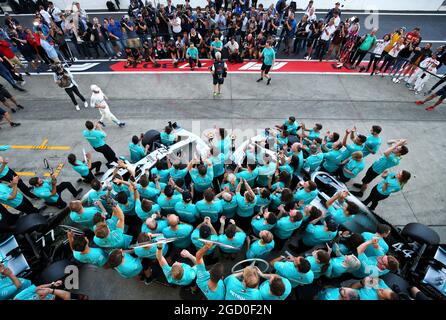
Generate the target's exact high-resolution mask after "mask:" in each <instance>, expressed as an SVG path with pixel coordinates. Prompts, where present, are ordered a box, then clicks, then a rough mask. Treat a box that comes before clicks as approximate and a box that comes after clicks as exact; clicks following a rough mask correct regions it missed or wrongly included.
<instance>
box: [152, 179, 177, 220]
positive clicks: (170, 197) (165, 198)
mask: <svg viewBox="0 0 446 320" xmlns="http://www.w3.org/2000/svg"><path fill="white" fill-rule="evenodd" d="M182 199H183V197H182V196H181V194H175V191H174V188H173V187H172V186H171V185H167V186H166V187H165V188H164V192H163V193H161V194H160V195H159V197H158V199H157V201H156V202H157V203H158V204H159V206H160V207H161V213H163V214H164V215H167V214H171V213H175V205H176V204H177V203H178V202H181V200H182Z"/></svg>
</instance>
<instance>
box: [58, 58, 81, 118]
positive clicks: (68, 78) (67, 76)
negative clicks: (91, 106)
mask: <svg viewBox="0 0 446 320" xmlns="http://www.w3.org/2000/svg"><path fill="white" fill-rule="evenodd" d="M51 70H52V71H53V72H54V82H55V83H56V84H57V85H58V86H59V87H61V88H63V89H64V90H65V92H66V93H67V94H68V96H69V97H70V99H71V101H72V102H73V104H74V107H75V108H76V110H77V111H79V110H80V108H79V105H78V104H77V101H76V98H75V97H74V94H76V95H77V96H78V97H79V98H80V99H81V100H82V101H83V102H84V107H85V108H88V102H87V100H86V99H85V98H84V96H83V95H82V94H81V93H80V92H79V89H78V86H77V83H76V81H74V78H73V74H72V73H71V72H70V70H68V69H65V68H64V67H63V66H62V64H60V63H58V64H56V65H54V66H52V67H51Z"/></svg>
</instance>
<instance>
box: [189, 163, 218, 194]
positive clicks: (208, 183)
mask: <svg viewBox="0 0 446 320" xmlns="http://www.w3.org/2000/svg"><path fill="white" fill-rule="evenodd" d="M190 177H191V178H192V181H193V182H194V188H195V190H197V191H198V192H204V190H206V189H208V188H211V187H212V180H213V179H214V170H213V168H212V166H208V167H207V171H206V175H205V176H201V175H200V174H199V173H198V169H196V168H194V169H192V170H191V171H190Z"/></svg>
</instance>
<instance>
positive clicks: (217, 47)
mask: <svg viewBox="0 0 446 320" xmlns="http://www.w3.org/2000/svg"><path fill="white" fill-rule="evenodd" d="M222 49H223V42H222V41H221V40H220V38H219V37H218V36H215V37H214V41H212V42H211V47H210V51H211V53H212V57H213V58H215V54H216V53H217V52H220V53H221V51H222Z"/></svg>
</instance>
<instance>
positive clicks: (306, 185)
mask: <svg viewBox="0 0 446 320" xmlns="http://www.w3.org/2000/svg"><path fill="white" fill-rule="evenodd" d="M299 186H302V188H301V189H299V190H297V191H296V193H295V194H294V201H295V202H296V203H299V201H303V205H304V206H307V205H309V204H310V203H311V201H313V200H314V198H316V197H317V195H318V193H319V190H318V189H317V185H316V183H315V182H313V181H311V180H309V181H305V182H300V183H299Z"/></svg>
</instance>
